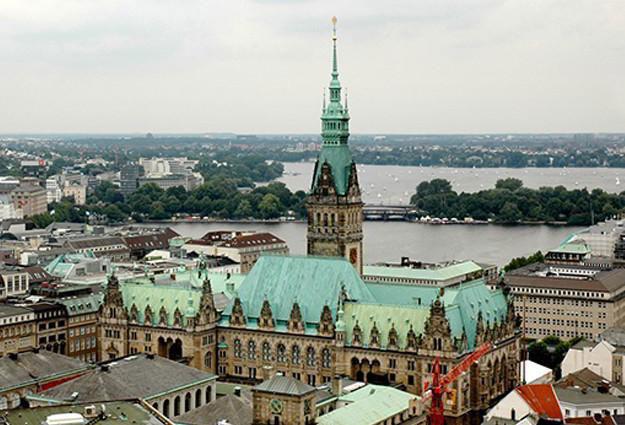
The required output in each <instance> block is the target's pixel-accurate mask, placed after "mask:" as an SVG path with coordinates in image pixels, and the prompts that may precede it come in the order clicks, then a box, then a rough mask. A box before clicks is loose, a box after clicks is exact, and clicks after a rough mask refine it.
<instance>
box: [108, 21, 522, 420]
mask: <svg viewBox="0 0 625 425" xmlns="http://www.w3.org/2000/svg"><path fill="white" fill-rule="evenodd" d="M336 41H337V39H336V33H334V34H333V37H332V44H333V46H332V48H333V52H332V57H333V59H332V73H331V82H330V98H329V102H328V103H327V104H326V105H324V108H323V113H322V117H321V121H322V137H323V145H322V147H321V151H320V153H319V158H318V160H317V163H316V165H315V171H314V175H313V179H312V184H311V190H310V194H309V197H308V200H307V208H308V230H307V238H308V254H309V255H308V256H283V255H261V256H260V258H259V259H258V261H257V262H256V264H255V265H254V266H253V268H252V269H251V271H250V272H249V274H247V275H246V276H245V277H244V278H243V279H242V280H241V279H235V278H233V277H232V276H230V275H226V274H219V273H211V272H210V271H209V270H208V269H207V268H206V267H205V265H203V264H202V263H200V265H199V266H198V267H197V268H195V269H189V270H187V269H181V270H179V272H177V273H175V274H172V275H170V276H163V275H160V276H150V275H146V276H144V277H141V278H137V279H131V280H129V281H125V282H123V283H121V282H118V280H117V279H116V278H115V276H111V277H110V279H109V282H108V287H107V289H106V293H105V298H104V302H103V305H102V307H101V310H100V315H99V322H98V324H99V326H98V336H99V337H98V342H99V344H98V349H99V357H100V358H101V359H113V358H116V357H121V356H125V355H128V354H131V353H139V352H148V353H155V354H158V355H160V356H163V357H168V358H171V359H176V360H181V361H184V362H186V363H187V364H189V365H191V366H193V367H196V368H198V369H202V370H205V371H208V372H212V373H215V374H217V375H219V377H220V378H221V379H223V380H227V381H231V382H238V383H248V384H257V383H259V382H261V381H263V380H264V379H266V378H268V377H270V376H273V375H275V374H276V373H278V372H281V373H282V375H284V376H289V377H293V378H296V379H298V380H300V381H302V382H303V383H305V384H307V385H310V386H318V385H320V384H322V383H325V382H329V381H330V380H332V379H333V378H334V377H336V376H344V377H349V378H351V379H354V380H358V381H363V382H368V383H372V384H381V385H396V386H400V387H402V388H405V389H406V390H407V391H409V392H412V393H414V394H421V392H422V390H423V387H424V384H425V382H426V381H429V380H430V379H431V368H432V363H433V362H434V359H435V358H437V357H439V358H440V360H441V364H442V369H443V372H446V371H448V370H450V369H451V368H452V367H454V365H456V364H457V363H459V362H460V361H461V360H462V359H463V358H465V357H466V356H467V355H468V354H469V353H471V352H472V351H473V350H474V349H475V348H477V347H479V346H480V345H482V344H484V343H485V342H490V343H492V348H491V349H490V351H489V352H488V353H487V354H486V355H485V356H484V357H482V358H481V359H480V361H479V363H475V364H473V366H472V367H471V369H470V370H469V371H468V372H467V373H465V374H463V375H461V376H460V378H459V379H457V380H456V381H455V382H454V383H453V384H451V387H452V389H453V391H452V393H450V394H449V395H448V396H447V399H446V401H445V415H446V419H447V423H450V424H470V423H471V424H473V423H476V421H477V420H478V419H477V418H479V413H480V412H482V411H484V410H485V409H486V408H487V407H489V405H490V404H491V402H492V401H493V400H495V399H497V398H499V397H501V396H502V395H504V394H505V393H507V392H508V391H509V390H510V389H512V388H513V387H514V386H515V385H516V384H517V382H518V379H519V378H518V377H519V370H518V368H519V338H520V333H519V331H518V326H517V320H516V317H515V314H514V309H513V306H512V303H511V300H510V299H508V297H507V295H506V294H505V293H504V292H502V290H501V289H495V290H491V289H490V288H489V287H488V286H487V285H486V283H485V282H484V278H483V277H479V275H478V276H476V278H475V279H473V280H469V281H463V282H459V283H458V284H455V285H450V286H447V287H445V288H439V287H436V286H432V285H418V284H410V285H406V284H402V283H401V282H389V281H385V282H381V281H375V280H370V279H367V281H366V282H365V281H364V280H363V279H362V278H361V274H362V268H363V249H362V241H363V232H362V200H361V193H360V188H359V184H358V177H357V174H356V166H355V163H354V162H353V160H352V158H351V153H350V150H349V146H348V138H349V127H348V123H349V114H348V110H347V104H346V101H345V100H343V99H342V98H341V85H340V82H339V78H338V77H339V73H338V65H337V50H336ZM398 270H401V269H399V268H398ZM283 422H284V421H283ZM283 422H282V423H283ZM278 423H280V422H278Z"/></svg>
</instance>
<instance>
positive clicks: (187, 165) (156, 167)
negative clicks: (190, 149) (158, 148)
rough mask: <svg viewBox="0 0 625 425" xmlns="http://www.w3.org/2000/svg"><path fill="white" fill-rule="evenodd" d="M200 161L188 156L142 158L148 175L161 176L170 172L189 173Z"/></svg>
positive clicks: (142, 163) (140, 161)
mask: <svg viewBox="0 0 625 425" xmlns="http://www.w3.org/2000/svg"><path fill="white" fill-rule="evenodd" d="M199 162H200V161H198V160H195V159H188V158H140V159H139V164H140V165H142V166H143V169H144V170H145V175H146V176H147V177H160V176H166V175H170V174H180V175H188V174H191V173H192V172H193V169H194V168H195V166H196V165H197V164H198V163H199Z"/></svg>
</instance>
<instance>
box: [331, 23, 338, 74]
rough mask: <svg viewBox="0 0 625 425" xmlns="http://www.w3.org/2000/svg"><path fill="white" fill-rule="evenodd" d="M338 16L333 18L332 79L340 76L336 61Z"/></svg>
mask: <svg viewBox="0 0 625 425" xmlns="http://www.w3.org/2000/svg"><path fill="white" fill-rule="evenodd" d="M336 21H337V19H336V16H333V17H332V79H336V78H338V76H339V67H338V62H337V59H336Z"/></svg>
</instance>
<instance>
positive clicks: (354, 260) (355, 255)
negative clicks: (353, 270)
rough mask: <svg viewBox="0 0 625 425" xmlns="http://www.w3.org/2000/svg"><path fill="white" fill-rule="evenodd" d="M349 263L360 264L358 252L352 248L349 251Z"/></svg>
mask: <svg viewBox="0 0 625 425" xmlns="http://www.w3.org/2000/svg"><path fill="white" fill-rule="evenodd" d="M349 261H351V263H352V264H356V263H357V262H358V250H357V249H356V248H352V249H351V250H350V251H349Z"/></svg>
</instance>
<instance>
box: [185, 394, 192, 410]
mask: <svg viewBox="0 0 625 425" xmlns="http://www.w3.org/2000/svg"><path fill="white" fill-rule="evenodd" d="M189 410H191V393H187V394H186V395H185V396H184V411H185V413H186V412H188V411H189Z"/></svg>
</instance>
